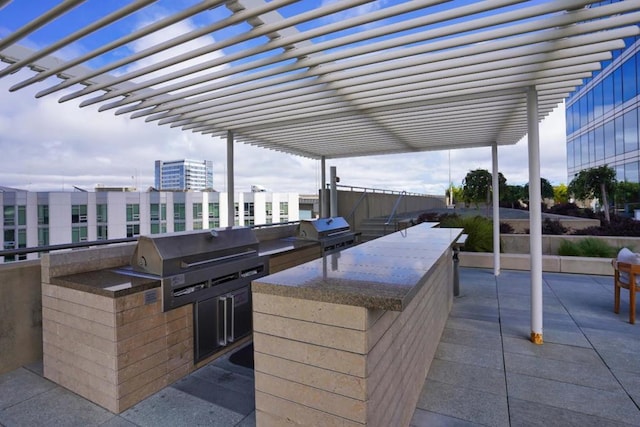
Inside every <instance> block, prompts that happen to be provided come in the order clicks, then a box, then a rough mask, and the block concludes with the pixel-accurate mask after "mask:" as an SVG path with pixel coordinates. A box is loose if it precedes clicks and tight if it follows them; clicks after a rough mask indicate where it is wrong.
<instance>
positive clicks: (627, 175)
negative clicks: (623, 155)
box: [624, 162, 640, 182]
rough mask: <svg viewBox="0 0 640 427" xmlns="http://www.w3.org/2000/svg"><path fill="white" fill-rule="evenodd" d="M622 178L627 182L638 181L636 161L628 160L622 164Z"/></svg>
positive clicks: (639, 175)
mask: <svg viewBox="0 0 640 427" xmlns="http://www.w3.org/2000/svg"><path fill="white" fill-rule="evenodd" d="M624 179H625V180H627V181H629V182H640V181H639V179H640V174H639V173H638V162H629V163H627V164H625V165H624Z"/></svg>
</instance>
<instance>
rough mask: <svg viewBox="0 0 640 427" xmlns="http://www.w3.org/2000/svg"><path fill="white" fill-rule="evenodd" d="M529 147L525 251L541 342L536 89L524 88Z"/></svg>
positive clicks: (536, 336) (534, 335)
mask: <svg viewBox="0 0 640 427" xmlns="http://www.w3.org/2000/svg"><path fill="white" fill-rule="evenodd" d="M527 127H528V135H529V138H528V148H529V230H530V231H529V241H530V244H529V253H530V255H531V341H532V342H533V343H535V344H542V343H543V339H542V208H541V204H542V196H541V192H540V135H539V129H538V93H537V91H536V89H535V87H533V86H531V87H529V89H528V90H527Z"/></svg>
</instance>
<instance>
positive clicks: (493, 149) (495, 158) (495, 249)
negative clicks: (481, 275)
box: [491, 143, 500, 276]
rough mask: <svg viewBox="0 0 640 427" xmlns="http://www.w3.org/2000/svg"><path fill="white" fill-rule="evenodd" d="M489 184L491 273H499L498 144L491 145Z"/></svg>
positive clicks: (495, 274)
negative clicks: (491, 221) (491, 188)
mask: <svg viewBox="0 0 640 427" xmlns="http://www.w3.org/2000/svg"><path fill="white" fill-rule="evenodd" d="M491 164H492V172H491V174H492V175H491V181H492V182H491V186H492V187H493V274H494V276H498V275H499V274H500V180H499V177H500V172H499V171H498V144H497V143H494V144H493V145H492V146H491Z"/></svg>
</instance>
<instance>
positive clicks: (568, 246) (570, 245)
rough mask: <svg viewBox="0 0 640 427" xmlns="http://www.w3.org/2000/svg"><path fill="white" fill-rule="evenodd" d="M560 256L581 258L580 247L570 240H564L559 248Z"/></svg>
mask: <svg viewBox="0 0 640 427" xmlns="http://www.w3.org/2000/svg"><path fill="white" fill-rule="evenodd" d="M558 255H562V256H581V255H580V249H579V248H578V245H577V244H576V243H574V242H572V241H570V240H563V241H562V242H560V246H559V247H558Z"/></svg>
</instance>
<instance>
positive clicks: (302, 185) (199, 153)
mask: <svg viewBox="0 0 640 427" xmlns="http://www.w3.org/2000/svg"><path fill="white" fill-rule="evenodd" d="M58 3H59V1H54V0H38V1H32V0H31V1H29V0H13V2H12V3H10V4H9V5H8V6H6V7H5V8H3V9H0V37H5V36H6V35H7V34H8V32H9V30H15V29H17V28H20V27H21V26H22V25H24V24H25V23H27V22H28V21H29V19H33V18H34V17H35V16H37V15H38V14H40V13H42V12H43V11H45V10H47V9H49V8H51V7H54V6H55V5H56V4H58ZM127 3H129V2H128V1H124V0H109V1H104V0H88V1H87V2H86V3H85V4H83V6H82V7H81V8H79V9H77V10H74V11H73V13H70V14H68V15H66V16H64V17H63V18H61V19H59V20H57V21H55V22H54V23H52V24H51V25H48V26H47V27H45V28H43V29H41V30H39V31H37V32H35V33H33V34H32V35H30V36H29V37H28V38H27V39H24V40H22V41H21V44H24V45H25V46H28V47H31V48H38V47H40V48H41V47H45V46H47V45H48V44H50V43H51V42H52V41H53V40H56V39H57V38H59V37H60V36H61V35H65V34H67V33H68V31H69V30H68V28H69V21H67V20H72V21H75V22H91V20H94V19H96V17H100V16H104V15H105V14H108V13H110V12H111V11H112V10H115V9H117V7H120V6H121V5H123V4H127ZM195 3H198V1H196V0H161V1H158V2H156V3H155V4H153V5H152V6H150V7H147V8H145V9H143V12H144V13H142V14H141V15H140V16H137V17H134V18H127V19H123V20H122V21H119V22H118V23H117V24H116V25H114V26H113V28H110V30H109V33H108V34H106V33H105V32H98V33H95V34H93V35H91V36H89V37H86V38H85V39H83V40H82V41H81V42H78V43H76V44H75V45H74V46H73V48H72V50H73V53H77V52H87V51H90V50H91V49H93V48H95V47H96V46H99V45H100V44H102V43H103V42H104V41H105V40H106V38H105V37H107V36H108V38H109V39H113V38H115V37H114V36H120V35H124V34H128V33H130V32H132V31H134V30H135V29H137V28H139V27H140V26H141V25H143V23H144V22H149V21H152V20H157V19H159V18H160V17H162V16H164V15H165V14H166V13H167V10H168V9H170V8H173V7H175V6H176V5H177V4H180V5H183V4H184V5H192V4H195ZM320 3H321V2H320V1H319V0H318V1H309V0H305V1H302V2H298V3H296V4H294V5H291V6H288V7H285V8H284V9H282V13H283V14H287V13H289V12H297V11H299V10H300V8H310V7H313V6H314V5H317V4H320ZM395 3H398V1H390V0H382V1H379V2H374V3H372V4H366V5H363V6H361V7H364V8H380V7H388V6H390V5H392V4H395ZM456 3H469V2H456ZM434 10H435V9H434ZM209 13H210V14H211V18H214V17H219V16H222V15H228V14H229V12H228V11H227V10H226V8H224V7H220V8H217V9H214V10H211V11H209ZM356 13H357V11H356V10H350V11H347V12H342V13H341V14H338V15H336V16H334V17H332V18H333V19H343V18H344V15H345V14H356ZM325 19H326V18H325ZM206 21H207V18H206V17H202V18H199V19H198V20H197V21H190V22H187V23H184V24H183V25H181V26H178V27H176V28H172V29H168V30H167V31H166V34H163V35H162V37H167V38H169V37H173V36H175V35H177V34H180V33H181V32H184V31H188V30H189V29H192V28H195V27H197V26H201V25H206V24H207V22H206ZM65 23H66V24H65ZM319 24H321V22H313V23H309V24H305V25H301V26H300V27H299V29H300V30H304V29H306V28H307V27H309V26H311V27H312V26H315V25H319ZM247 28H248V27H247ZM245 29H246V28H245V26H242V25H241V26H238V27H237V28H235V29H234V30H233V31H236V32H241V31H243V30H245ZM215 36H216V34H215V33H213V34H210V35H208V36H207V37H212V38H214V39H215ZM317 41H320V40H317ZM142 48H144V46H142V45H138V46H129V47H126V48H124V47H123V48H120V49H119V50H116V51H114V52H112V53H110V55H112V56H113V55H115V56H118V55H122V54H124V53H130V52H131V51H132V50H135V49H142ZM232 51H233V49H231V50H229V51H225V52H224V53H230V52H232ZM69 53H70V52H65V51H62V52H58V53H57V54H56V55H57V56H60V57H63V58H64V57H66V56H67V55H68V54H69ZM216 54H218V55H219V54H220V52H218V53H216ZM102 62H104V61H102V60H100V59H95V60H93V61H91V62H90V63H89V65H90V66H92V67H97V66H100V65H102ZM142 65H144V64H136V66H142ZM130 69H131V68H130V67H127V68H125V69H122V70H116V71H115V72H114V73H115V74H118V73H123V72H126V71H127V70H130ZM31 75H32V73H30V72H29V71H21V72H19V73H17V74H16V75H13V76H9V77H7V78H4V79H0V100H2V102H0V151H1V152H2V153H3V157H4V159H3V164H5V165H7V167H3V169H2V170H0V185H5V186H13V187H19V188H27V189H30V190H34V191H35V190H61V189H66V190H69V189H71V188H72V186H73V185H78V186H81V187H84V188H89V189H91V188H93V186H95V185H96V184H105V185H131V184H134V185H136V184H137V186H138V187H139V188H141V189H145V188H146V187H148V186H150V185H152V184H153V161H154V160H155V159H162V160H173V159H179V158H195V159H211V160H213V161H214V168H215V176H214V187H215V188H216V189H219V190H221V191H222V190H225V188H226V187H225V185H226V184H225V144H226V143H225V142H224V141H219V140H217V139H213V138H211V137H208V136H202V135H198V134H193V133H190V132H181V131H179V130H177V129H170V128H168V127H166V126H163V127H159V126H156V125H155V124H149V123H144V121H143V120H141V119H137V120H131V119H129V118H128V117H126V116H114V114H113V112H105V113H97V111H96V108H92V107H88V108H82V109H80V108H78V104H79V102H78V101H77V100H74V101H70V102H67V103H64V104H58V103H57V98H58V96H57V95H53V96H50V97H45V98H42V99H35V97H34V95H35V93H37V92H38V91H39V90H42V89H43V88H45V87H47V86H50V85H51V84H53V83H55V82H56V81H57V80H49V81H47V82H44V83H45V84H43V83H39V84H35V85H33V86H31V87H29V88H27V89H25V90H20V91H17V92H14V93H9V91H8V88H9V87H10V86H11V85H13V84H15V83H16V82H18V81H19V80H21V79H25V78H28V77H30V76H31ZM74 89H77V88H74ZM541 145H542V150H541V152H542V164H543V167H542V176H543V177H545V178H547V179H549V180H550V181H551V182H552V183H554V184H556V183H560V182H566V160H565V149H564V146H565V141H564V110H563V109H562V107H561V108H559V109H558V110H557V111H555V112H554V113H552V115H551V116H550V117H549V118H547V119H546V120H545V121H544V122H543V124H542V126H541ZM499 155H500V171H501V172H502V173H503V174H504V175H505V176H506V178H507V180H508V183H509V184H524V183H526V182H527V180H528V173H527V171H526V169H524V170H523V168H522V165H526V164H527V149H526V141H521V142H519V143H518V144H516V145H514V146H509V147H501V148H500V149H499ZM451 164H452V168H451V171H450V170H449V153H448V152H447V151H445V152H424V153H417V154H416V153H413V154H407V155H392V156H380V157H370V158H354V159H340V160H328V161H327V167H328V166H337V167H338V175H339V176H340V177H341V182H342V183H344V184H347V185H354V186H367V187H376V188H387V189H396V190H407V191H414V192H427V193H432V194H442V193H443V192H444V188H446V187H447V186H448V179H449V174H451V179H452V181H453V183H454V185H460V182H461V181H462V179H463V178H464V175H465V174H466V173H467V172H468V171H469V170H471V169H476V168H486V169H491V150H490V148H489V147H486V148H478V149H470V150H455V151H452V152H451ZM283 166H284V168H283ZM235 170H236V191H248V190H249V188H250V186H251V185H252V184H260V185H264V186H265V187H267V188H268V189H270V190H272V191H295V192H300V193H311V192H315V190H316V188H318V186H319V185H320V184H319V164H318V162H317V161H315V160H310V159H304V158H300V157H296V156H289V155H285V154H281V153H275V152H272V151H269V150H264V149H259V148H254V147H250V146H244V145H238V147H237V148H236V167H235Z"/></svg>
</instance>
